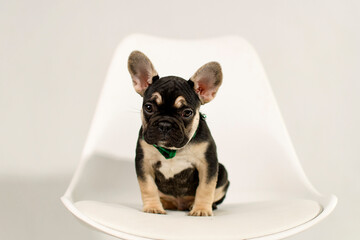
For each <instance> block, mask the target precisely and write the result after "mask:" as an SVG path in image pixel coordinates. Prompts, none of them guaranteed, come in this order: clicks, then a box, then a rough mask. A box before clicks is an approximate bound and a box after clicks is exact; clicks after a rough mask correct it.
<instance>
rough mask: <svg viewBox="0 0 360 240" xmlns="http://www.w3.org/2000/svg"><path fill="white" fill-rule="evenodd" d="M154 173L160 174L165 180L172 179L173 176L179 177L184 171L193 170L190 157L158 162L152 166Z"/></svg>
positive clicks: (193, 166)
mask: <svg viewBox="0 0 360 240" xmlns="http://www.w3.org/2000/svg"><path fill="white" fill-rule="evenodd" d="M153 168H154V171H155V172H159V173H161V174H162V175H163V176H164V178H165V179H170V178H173V177H174V176H175V175H179V174H180V173H183V172H184V171H186V170H190V169H193V168H195V165H194V163H193V161H191V156H189V158H186V157H174V158H172V159H165V160H158V161H157V162H156V163H154V164H153Z"/></svg>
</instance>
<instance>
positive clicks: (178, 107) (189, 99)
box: [128, 51, 222, 149]
mask: <svg viewBox="0 0 360 240" xmlns="http://www.w3.org/2000/svg"><path fill="white" fill-rule="evenodd" d="M128 69H129V72H130V75H131V78H132V81H133V85H134V88H135V91H136V92H137V93H139V94H140V95H141V96H142V97H143V106H142V111H141V119H142V125H143V128H142V129H143V137H144V140H145V141H146V142H147V143H148V144H156V145H158V146H161V147H165V148H169V149H179V148H182V147H184V146H185V145H186V144H187V143H188V142H189V141H190V140H191V138H192V136H193V135H194V133H195V131H196V129H197V127H198V124H199V119H200V113H199V108H200V105H201V104H205V103H208V102H210V101H211V100H212V99H213V98H214V97H215V95H216V92H217V90H218V89H219V87H220V85H221V83H222V72H221V67H220V65H219V64H218V63H217V62H210V63H207V64H205V65H204V66H202V67H201V68H200V69H199V70H197V72H196V73H195V74H194V75H193V76H192V77H191V78H190V80H188V81H186V80H185V79H182V78H180V77H175V76H168V77H162V78H160V77H159V76H158V73H157V72H156V70H155V68H154V66H153V64H152V63H151V61H150V60H149V58H147V57H146V56H145V55H144V54H143V53H141V52H139V51H134V52H132V53H131V54H130V56H129V60H128Z"/></svg>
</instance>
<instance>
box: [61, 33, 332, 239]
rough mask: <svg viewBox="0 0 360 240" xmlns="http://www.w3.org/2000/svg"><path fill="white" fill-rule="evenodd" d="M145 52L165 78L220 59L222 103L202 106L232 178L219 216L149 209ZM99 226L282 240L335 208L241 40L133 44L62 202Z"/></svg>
mask: <svg viewBox="0 0 360 240" xmlns="http://www.w3.org/2000/svg"><path fill="white" fill-rule="evenodd" d="M133 50H140V51H142V52H144V53H145V54H146V55H147V56H148V57H149V58H150V59H151V61H152V62H153V64H154V66H155V68H156V70H157V72H158V73H159V75H160V76H168V75H177V76H180V77H183V78H185V79H188V78H190V77H191V76H192V74H193V73H194V72H195V71H196V70H197V69H198V68H199V67H200V66H202V65H203V64H204V63H207V62H210V61H217V62H219V63H220V64H221V66H222V69H223V74H224V80H223V85H222V86H221V88H220V90H219V92H218V94H217V96H216V98H215V99H214V101H212V102H211V103H209V104H206V105H204V106H202V112H203V113H205V114H206V115H207V122H208V125H209V127H210V129H211V131H212V134H213V137H214V139H215V141H216V144H217V148H218V156H219V161H220V162H221V163H223V164H224V165H225V166H226V168H227V170H228V173H229V179H230V181H231V186H230V188H229V191H228V194H227V197H226V199H225V201H224V203H223V204H222V205H220V206H219V209H218V210H215V211H214V216H213V217H189V216H187V214H186V212H181V211H167V212H168V214H167V215H156V214H147V213H143V212H142V211H141V207H142V206H141V197H140V191H139V187H138V184H137V180H136V174H135V169H134V168H135V167H134V157H135V144H136V140H137V135H138V131H139V128H140V125H141V121H140V108H141V104H142V99H141V97H140V96H139V95H138V94H137V93H136V92H135V91H134V90H133V87H132V82H131V78H130V75H129V73H128V70H127V58H128V56H129V54H130V52H131V51H133ZM62 201H63V203H64V205H65V206H66V207H67V208H68V209H69V210H70V211H71V212H72V213H73V214H74V215H75V216H76V217H78V218H79V219H81V220H82V221H84V222H85V223H87V224H89V225H90V226H92V227H94V228H96V229H98V230H100V231H103V232H105V233H107V234H110V235H113V236H116V237H119V238H121V239H137V240H140V239H169V240H175V239H198V240H200V239H204V240H205V239H207V240H208V239H222V240H224V239H281V238H285V237H287V236H290V235H293V234H295V233H298V232H300V231H303V230H305V229H307V228H309V227H311V226H312V225H314V224H315V223H317V222H319V221H320V220H321V219H324V218H325V217H326V216H327V215H329V214H330V213H331V211H332V210H333V209H334V207H335V205H336V202H337V199H336V197H335V196H333V195H331V196H323V195H321V194H320V193H319V192H318V191H317V190H316V189H315V188H314V187H313V186H312V184H311V183H310V182H309V180H308V179H307V177H306V175H305V174H304V171H303V169H302V167H301V165H300V162H299V160H298V157H297V155H296V153H295V150H294V147H293V145H292V143H291V140H290V138H289V135H288V133H287V130H286V127H285V124H284V122H283V120H282V117H281V114H280V111H279V108H278V106H277V104H276V100H275V98H274V95H273V93H272V90H271V88H270V85H269V82H268V80H267V77H266V74H265V71H264V69H263V67H262V64H261V62H260V60H259V58H258V56H257V54H256V52H255V51H254V49H253V47H252V46H251V45H250V44H249V43H248V42H246V41H245V40H244V39H242V38H239V37H236V36H228V37H220V38H214V39H205V40H170V39H164V38H157V37H151V36H146V35H139V34H136V35H131V36H129V37H127V38H126V39H124V40H123V41H122V42H121V44H120V45H119V47H118V48H117V50H116V52H115V55H114V57H113V60H112V63H111V66H110V68H109V71H108V75H107V78H106V81H105V84H104V87H103V90H102V92H101V96H100V100H99V103H98V106H97V109H96V113H95V116H94V119H93V122H92V125H91V129H90V132H89V135H88V138H87V141H86V144H85V147H84V151H83V155H82V158H81V160H80V163H79V166H78V168H77V170H76V172H75V174H74V177H73V179H72V181H71V184H70V186H69V187H68V189H67V191H66V193H65V195H64V196H63V197H62Z"/></svg>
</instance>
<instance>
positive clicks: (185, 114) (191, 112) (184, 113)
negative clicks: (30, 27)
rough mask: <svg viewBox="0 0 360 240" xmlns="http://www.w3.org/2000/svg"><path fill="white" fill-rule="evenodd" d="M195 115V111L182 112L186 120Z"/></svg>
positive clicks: (186, 110)
mask: <svg viewBox="0 0 360 240" xmlns="http://www.w3.org/2000/svg"><path fill="white" fill-rule="evenodd" d="M192 115H193V111H192V110H191V109H185V110H184V111H183V112H182V116H183V117H184V118H189V117H191V116H192Z"/></svg>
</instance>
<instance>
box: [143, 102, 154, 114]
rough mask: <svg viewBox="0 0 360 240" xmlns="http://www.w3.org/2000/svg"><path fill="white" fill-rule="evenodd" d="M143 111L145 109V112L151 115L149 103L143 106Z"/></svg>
mask: <svg viewBox="0 0 360 240" xmlns="http://www.w3.org/2000/svg"><path fill="white" fill-rule="evenodd" d="M144 109H145V111H146V112H147V113H152V112H153V106H152V104H150V103H147V104H145V106H144Z"/></svg>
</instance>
